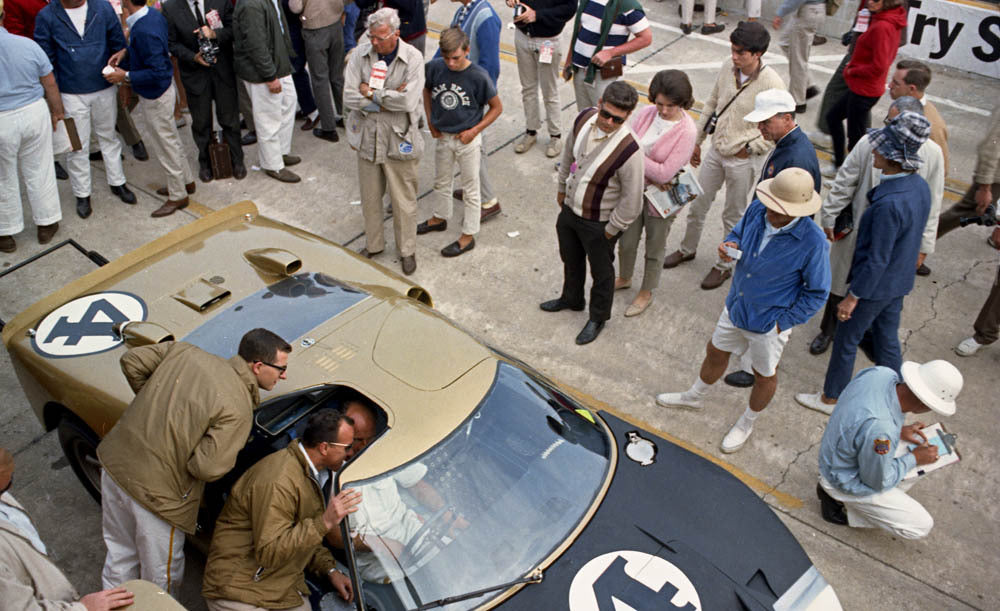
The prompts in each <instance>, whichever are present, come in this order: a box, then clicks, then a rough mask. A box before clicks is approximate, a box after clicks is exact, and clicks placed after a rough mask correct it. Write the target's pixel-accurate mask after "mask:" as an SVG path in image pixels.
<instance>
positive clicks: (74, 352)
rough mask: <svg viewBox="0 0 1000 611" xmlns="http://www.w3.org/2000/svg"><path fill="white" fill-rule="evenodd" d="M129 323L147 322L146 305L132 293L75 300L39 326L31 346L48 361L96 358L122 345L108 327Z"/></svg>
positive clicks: (116, 293)
mask: <svg viewBox="0 0 1000 611" xmlns="http://www.w3.org/2000/svg"><path fill="white" fill-rule="evenodd" d="M129 320H131V321H139V320H146V303H145V302H144V301H143V300H142V299H140V298H139V297H136V296H135V295H133V294H131V293H123V292H119V291H107V292H104V293H94V294H93V295H86V296H84V297H78V298H76V299H74V300H73V301H70V302H68V303H64V304H63V305H61V306H59V307H58V308H56V309H55V310H53V311H52V312H50V313H49V315H48V316H46V317H45V318H43V319H42V321H41V322H40V323H38V327H37V328H36V329H35V334H34V336H33V337H32V339H31V346H32V347H33V348H34V349H35V351H36V352H38V353H39V354H41V355H42V356H46V357H49V358H65V357H75V356H86V355H88V354H97V353H98V352H104V351H106V350H111V349H112V348H115V347H116V346H118V344H120V343H122V339H121V337H119V336H117V335H115V333H114V332H113V331H112V330H111V327H112V325H114V324H115V323H121V322H125V321H129Z"/></svg>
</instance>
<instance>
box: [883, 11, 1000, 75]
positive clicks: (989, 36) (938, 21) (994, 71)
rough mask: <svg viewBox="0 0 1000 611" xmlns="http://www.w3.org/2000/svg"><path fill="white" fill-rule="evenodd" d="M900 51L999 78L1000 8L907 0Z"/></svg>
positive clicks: (914, 56)
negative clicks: (906, 37)
mask: <svg viewBox="0 0 1000 611" xmlns="http://www.w3.org/2000/svg"><path fill="white" fill-rule="evenodd" d="M909 5H910V10H909V13H908V32H909V40H908V44H907V45H906V46H904V47H903V48H901V49H900V50H899V52H900V54H902V55H906V56H909V57H913V58H916V59H920V60H927V61H930V62H936V63H941V64H944V65H947V66H952V67H955V68H959V69H961V70H968V71H969V72H975V73H976V74H982V75H983V76H988V77H992V78H995V79H1000V61H998V60H1000V11H998V10H997V9H996V8H992V9H985V8H979V7H976V6H970V5H967V4H959V3H958V2H948V1H946V0H910V3H909Z"/></svg>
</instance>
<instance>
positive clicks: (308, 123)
mask: <svg viewBox="0 0 1000 611" xmlns="http://www.w3.org/2000/svg"><path fill="white" fill-rule="evenodd" d="M317 123H319V117H316V120H315V121H313V120H312V119H310V118H309V117H306V120H305V122H304V123H302V127H300V128H299V129H301V130H302V131H304V132H307V131H309V130H311V129H312V128H314V127H316V124H317Z"/></svg>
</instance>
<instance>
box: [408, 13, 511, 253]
mask: <svg viewBox="0 0 1000 611" xmlns="http://www.w3.org/2000/svg"><path fill="white" fill-rule="evenodd" d="M440 46H441V57H440V58H436V59H432V60H431V61H429V62H428V63H427V65H426V67H425V69H424V112H425V113H426V115H427V126H428V128H430V131H431V136H432V137H433V138H434V139H435V140H437V145H436V147H435V152H434V166H435V175H434V196H435V200H436V201H435V204H434V215H433V216H431V218H430V219H428V220H426V221H424V222H423V223H420V224H419V225H417V234H418V235H421V234H425V233H429V232H431V231H444V230H445V229H447V228H448V218H450V217H451V211H452V203H451V200H452V188H451V186H452V182H453V180H454V170H455V165H456V164H457V165H458V168H459V170H460V171H461V174H462V199H463V201H464V202H465V214H464V215H463V220H462V235H461V236H459V238H458V239H457V240H456V241H454V242H452V243H451V244H448V245H447V246H445V247H444V248H443V249H442V250H441V254H442V255H443V256H445V257H457V256H459V255H461V254H463V253H466V252H468V251H470V250H472V249H473V248H475V247H476V234H477V233H479V221H480V218H479V217H480V185H481V181H480V177H481V172H480V171H479V170H480V165H479V162H480V157H481V156H482V154H483V151H482V139H483V130H485V129H486V128H487V127H489V125H490V124H491V123H493V122H494V121H495V120H496V118H497V117H499V116H500V113H501V112H502V111H503V106H502V104H501V103H500V96H499V95H497V91H496V88H495V87H494V86H493V81H492V80H491V79H490V76H489V75H488V74H487V73H486V71H485V70H483V69H482V68H480V67H479V66H477V65H475V64H473V63H472V61H471V60H470V59H469V37H468V35H466V33H465V32H463V31H462V30H461V29H460V28H457V27H450V28H448V29H447V30H445V31H444V32H442V33H441V43H440ZM484 108H488V109H489V110H487V112H485V113H484V112H483V109H484Z"/></svg>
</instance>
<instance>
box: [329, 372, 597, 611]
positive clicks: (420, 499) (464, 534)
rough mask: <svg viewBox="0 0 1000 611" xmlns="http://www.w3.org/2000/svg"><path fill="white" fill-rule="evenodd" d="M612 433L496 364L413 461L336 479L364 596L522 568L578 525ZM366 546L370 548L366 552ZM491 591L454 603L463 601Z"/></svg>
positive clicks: (399, 593) (398, 599)
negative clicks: (451, 424) (454, 420)
mask: <svg viewBox="0 0 1000 611" xmlns="http://www.w3.org/2000/svg"><path fill="white" fill-rule="evenodd" d="M611 443H612V442H611V440H610V439H609V438H608V435H607V433H606V432H605V429H604V428H603V427H602V426H601V425H600V424H598V423H597V422H595V420H594V417H593V416H592V415H591V413H590V412H589V411H588V410H586V409H585V408H583V407H582V406H580V405H579V404H577V403H575V402H574V401H572V400H571V399H569V398H568V397H566V396H564V395H562V394H560V393H558V392H557V391H555V390H553V389H552V388H550V387H548V386H547V385H543V384H542V383H540V382H539V381H537V380H536V379H534V378H533V377H531V376H530V375H528V374H527V373H525V372H524V371H522V370H521V369H518V368H517V367H514V366H511V365H508V364H506V363H501V364H500V365H499V366H498V369H497V376H496V380H495V382H494V384H493V387H492V388H491V389H490V391H489V393H488V394H487V395H486V397H485V398H484V399H483V401H482V402H481V403H480V404H479V406H477V408H476V409H475V411H474V412H473V413H472V415H471V416H470V417H469V418H468V419H467V420H466V421H464V422H463V423H462V425H461V426H459V427H458V428H457V429H456V430H455V431H454V432H452V433H451V435H450V436H449V437H447V438H446V439H444V440H443V441H442V442H441V443H440V444H438V445H437V446H436V447H434V448H433V449H432V450H430V451H429V452H427V453H426V454H424V455H423V456H421V457H419V458H418V459H417V460H415V461H413V462H411V463H408V464H406V465H403V466H401V467H399V468H397V469H395V470H393V471H390V472H388V473H385V474H383V475H381V476H379V477H375V478H371V479H367V480H359V481H356V482H352V483H350V484H347V485H346V486H345V488H357V489H360V490H361V491H362V497H363V500H362V503H361V505H360V508H359V511H358V512H357V513H355V514H353V515H352V516H351V517H350V529H351V538H352V539H353V540H355V541H357V540H358V539H357V536H358V535H359V536H360V537H361V539H360V540H361V541H362V542H363V544H362V545H361V546H358V549H356V550H355V561H356V566H357V568H358V571H359V573H360V577H361V579H362V580H363V582H364V592H365V600H366V603H367V604H369V605H372V606H374V607H375V608H377V609H415V608H417V607H419V606H421V605H423V604H427V603H428V602H431V601H435V600H438V599H441V598H445V597H451V596H459V595H462V594H465V593H468V592H473V591H476V590H478V589H483V588H490V587H493V586H496V585H498V584H503V583H505V582H507V581H512V580H515V579H517V578H519V577H522V576H524V575H525V574H526V573H528V572H529V571H531V570H532V569H533V568H535V567H536V566H538V564H539V563H540V562H541V561H543V560H544V559H545V558H546V557H547V556H549V554H551V553H552V552H553V551H554V550H555V549H556V548H557V547H558V546H559V545H560V544H561V543H562V542H563V541H564V540H565V539H566V538H567V537H568V536H569V535H570V533H571V532H572V531H573V530H574V528H576V527H577V525H578V524H579V523H580V521H581V520H582V519H583V518H584V516H585V514H586V513H587V511H588V510H589V509H590V507H591V506H592V504H593V503H594V501H595V499H596V497H597V495H598V494H599V492H600V490H601V489H602V486H603V484H604V481H605V479H606V478H607V476H608V470H609V468H610V466H611V464H610V462H611ZM364 548H370V549H371V551H364ZM502 592H503V590H500V591H494V592H490V593H487V594H484V595H482V596H479V597H475V598H472V599H468V600H464V601H460V602H456V603H452V604H450V605H448V606H447V607H446V608H448V609H468V608H472V607H475V606H477V605H480V604H482V603H483V602H484V601H486V600H488V599H489V598H492V597H495V596H498V595H500V594H501V593H502Z"/></svg>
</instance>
